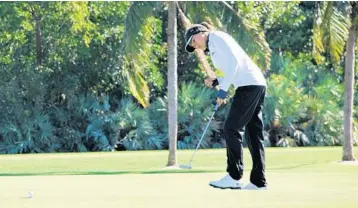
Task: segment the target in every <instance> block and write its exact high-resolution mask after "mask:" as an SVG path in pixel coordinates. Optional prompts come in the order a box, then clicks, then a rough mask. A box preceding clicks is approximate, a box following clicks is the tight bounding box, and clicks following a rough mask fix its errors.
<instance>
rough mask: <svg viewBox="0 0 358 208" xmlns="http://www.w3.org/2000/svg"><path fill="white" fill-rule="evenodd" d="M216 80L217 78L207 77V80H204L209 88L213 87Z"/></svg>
mask: <svg viewBox="0 0 358 208" xmlns="http://www.w3.org/2000/svg"><path fill="white" fill-rule="evenodd" d="M214 80H215V78H207V79H205V81H204V83H205V86H207V87H209V88H212V87H213V81H214Z"/></svg>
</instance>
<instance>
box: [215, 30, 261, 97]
mask: <svg viewBox="0 0 358 208" xmlns="http://www.w3.org/2000/svg"><path fill="white" fill-rule="evenodd" d="M208 47H209V51H210V56H211V59H212V62H213V64H214V66H215V67H216V68H217V69H218V70H220V71H221V72H222V73H223V76H222V77H220V74H221V73H220V74H218V73H217V79H218V81H219V86H220V89H221V90H224V91H226V92H227V91H228V89H229V87H230V85H231V84H233V85H234V87H235V89H236V88H238V87H241V86H247V85H260V86H266V80H265V77H264V76H263V74H262V72H261V70H260V68H259V67H258V66H257V65H256V64H255V63H254V62H253V61H252V60H251V59H250V57H249V56H248V55H247V54H246V53H245V51H244V50H243V49H242V48H241V46H240V45H239V44H238V43H237V42H236V41H235V39H234V38H232V37H231V36H230V35H229V34H227V33H224V32H221V31H213V32H210V34H209V41H208Z"/></svg>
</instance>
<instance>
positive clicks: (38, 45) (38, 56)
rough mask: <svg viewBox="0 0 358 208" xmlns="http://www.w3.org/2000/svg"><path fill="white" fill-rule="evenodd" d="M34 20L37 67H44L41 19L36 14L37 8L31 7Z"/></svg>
mask: <svg viewBox="0 0 358 208" xmlns="http://www.w3.org/2000/svg"><path fill="white" fill-rule="evenodd" d="M30 12H31V16H32V19H33V20H34V21H35V34H36V37H35V38H36V65H37V66H41V65H42V34H41V17H40V16H39V15H38V14H36V11H35V8H34V7H32V6H30Z"/></svg>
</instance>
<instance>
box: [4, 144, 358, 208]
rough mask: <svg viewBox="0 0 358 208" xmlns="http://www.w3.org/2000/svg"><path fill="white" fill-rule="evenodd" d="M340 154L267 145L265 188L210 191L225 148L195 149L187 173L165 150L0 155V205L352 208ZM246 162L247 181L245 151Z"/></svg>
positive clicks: (354, 174)
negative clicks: (171, 163) (170, 166)
mask: <svg viewBox="0 0 358 208" xmlns="http://www.w3.org/2000/svg"><path fill="white" fill-rule="evenodd" d="M192 152H193V151H192V150H189V151H179V153H178V158H179V163H180V164H187V163H188V161H189V159H190V156H191V154H192ZM341 153H342V149H341V148H340V147H339V148H338V147H335V148H327V147H325V148H287V149H283V148H276V149H275V148H267V149H266V154H267V179H268V184H269V190H267V191H243V190H219V189H214V188H212V187H210V186H208V182H209V181H210V180H216V179H219V178H220V177H222V176H223V175H224V174H225V161H226V157H225V150H224V149H217V150H199V152H197V154H196V158H195V160H194V162H193V169H192V170H164V169H163V167H164V166H165V165H166V162H167V157H168V152H167V151H141V152H113V153H76V154H74V153H67V154H65V153H61V154H35V155H2V156H0V176H1V177H0V205H1V207H4V208H7V207H11V208H13V207H36V208H39V207H89V208H92V207H93V208H94V207H102V206H103V207H146V208H147V207H168V206H169V207H171V208H179V207H198V208H199V207H207V208H214V207H215V208H217V207H240V208H241V207H265V208H266V207H268V208H280V207H282V208H283V207H285V208H286V207H325V208H327V207H329V208H330V207H332V208H333V207H339V208H346V207H352V208H353V207H355V208H356V207H358V165H346V164H340V163H339V161H340V158H341ZM355 153H356V156H357V155H358V150H357V148H356V149H355ZM244 158H245V165H246V166H245V169H246V170H245V176H244V180H245V182H247V181H248V179H249V175H250V172H249V171H250V168H251V158H250V155H249V152H248V150H247V149H245V154H244ZM169 173H172V174H169ZM30 191H33V192H34V197H33V198H32V199H29V198H27V194H28V192H30Z"/></svg>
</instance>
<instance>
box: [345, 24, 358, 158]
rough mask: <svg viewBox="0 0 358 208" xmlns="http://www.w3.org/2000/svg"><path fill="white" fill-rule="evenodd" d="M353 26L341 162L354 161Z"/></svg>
mask: <svg viewBox="0 0 358 208" xmlns="http://www.w3.org/2000/svg"><path fill="white" fill-rule="evenodd" d="M355 41H356V38H355V25H354V24H352V26H351V28H350V30H349V36H348V41H347V46H346V60H345V69H344V72H345V73H344V145H343V157H342V160H343V161H352V160H355V158H354V155H353V136H352V135H353V128H352V120H353V96H354V90H353V89H354V61H355V54H354V50H355Z"/></svg>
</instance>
